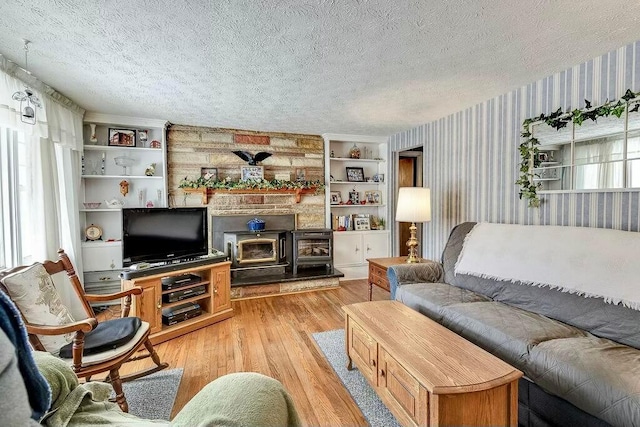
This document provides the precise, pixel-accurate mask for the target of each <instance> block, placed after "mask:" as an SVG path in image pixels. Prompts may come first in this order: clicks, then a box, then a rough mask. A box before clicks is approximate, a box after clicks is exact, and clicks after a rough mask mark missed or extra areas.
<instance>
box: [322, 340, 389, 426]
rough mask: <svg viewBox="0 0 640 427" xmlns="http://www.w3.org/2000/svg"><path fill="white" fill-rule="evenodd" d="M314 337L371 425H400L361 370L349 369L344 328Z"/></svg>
mask: <svg viewBox="0 0 640 427" xmlns="http://www.w3.org/2000/svg"><path fill="white" fill-rule="evenodd" d="M313 339H314V340H316V343H317V344H318V347H320V350H322V353H324V357H326V358H327V361H329V364H330V365H331V367H332V368H333V370H334V371H335V372H336V374H338V377H339V378H340V381H342V384H344V386H345V388H346V389H347V390H348V391H349V393H350V394H351V397H353V400H354V401H355V402H356V404H357V405H358V407H359V408H360V411H362V414H363V415H364V417H365V418H366V419H367V421H368V422H369V425H371V426H372V427H377V426H380V427H383V426H384V427H389V426H392V427H395V426H400V424H398V422H397V421H396V419H395V418H394V417H393V415H392V414H391V412H390V411H389V409H387V407H386V406H384V403H382V401H381V400H380V398H379V397H378V395H377V394H376V393H375V392H374V391H373V389H372V388H371V386H370V385H369V383H368V382H367V380H366V379H365V378H364V377H363V376H362V374H361V373H360V371H359V370H358V369H354V370H352V371H348V370H347V355H346V354H345V344H344V329H336V330H333V331H327V332H317V333H315V334H313Z"/></svg>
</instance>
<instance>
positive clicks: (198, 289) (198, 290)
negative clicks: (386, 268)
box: [162, 285, 206, 302]
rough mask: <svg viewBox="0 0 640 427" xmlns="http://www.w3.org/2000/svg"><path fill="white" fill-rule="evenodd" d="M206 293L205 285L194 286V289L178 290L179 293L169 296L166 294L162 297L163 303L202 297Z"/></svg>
mask: <svg viewBox="0 0 640 427" xmlns="http://www.w3.org/2000/svg"><path fill="white" fill-rule="evenodd" d="M205 292H206V288H205V287H204V285H200V286H194V287H193V288H189V289H184V290H177V291H173V292H169V293H168V294H164V295H162V302H176V301H182V300H183V299H187V298H191V297H195V296H198V295H202V294H204V293H205Z"/></svg>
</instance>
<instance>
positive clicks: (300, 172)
mask: <svg viewBox="0 0 640 427" xmlns="http://www.w3.org/2000/svg"><path fill="white" fill-rule="evenodd" d="M306 180H307V169H306V168H296V181H306Z"/></svg>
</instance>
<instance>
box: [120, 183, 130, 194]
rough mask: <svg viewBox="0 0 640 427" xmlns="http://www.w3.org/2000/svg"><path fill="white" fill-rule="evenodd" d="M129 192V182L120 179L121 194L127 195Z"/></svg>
mask: <svg viewBox="0 0 640 427" xmlns="http://www.w3.org/2000/svg"><path fill="white" fill-rule="evenodd" d="M127 193H129V183H128V182H127V181H126V180H124V179H123V180H122V181H120V194H122V195H123V196H126V195H127Z"/></svg>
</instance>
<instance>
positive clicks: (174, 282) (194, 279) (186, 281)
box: [160, 274, 202, 291]
mask: <svg viewBox="0 0 640 427" xmlns="http://www.w3.org/2000/svg"><path fill="white" fill-rule="evenodd" d="M201 281H202V278H201V277H200V276H198V275H196V274H180V275H177V276H167V277H163V278H161V279H160V282H161V283H162V290H163V291H170V290H173V289H178V288H183V287H185V286H189V285H192V284H194V283H198V282H201Z"/></svg>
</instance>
